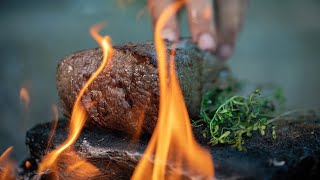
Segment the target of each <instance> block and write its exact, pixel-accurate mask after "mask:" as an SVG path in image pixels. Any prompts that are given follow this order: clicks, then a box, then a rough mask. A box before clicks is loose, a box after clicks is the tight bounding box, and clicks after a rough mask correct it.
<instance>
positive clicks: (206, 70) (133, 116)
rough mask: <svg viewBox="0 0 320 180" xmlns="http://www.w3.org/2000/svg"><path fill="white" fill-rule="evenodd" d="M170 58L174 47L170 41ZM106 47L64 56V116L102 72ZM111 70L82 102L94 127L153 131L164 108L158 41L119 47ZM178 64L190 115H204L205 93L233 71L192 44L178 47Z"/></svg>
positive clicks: (60, 83) (60, 70)
mask: <svg viewBox="0 0 320 180" xmlns="http://www.w3.org/2000/svg"><path fill="white" fill-rule="evenodd" d="M167 46H168V49H167V52H168V54H169V53H170V52H171V50H172V44H171V43H169V42H167ZM102 56H103V54H102V50H101V48H94V49H88V50H83V51H79V52H75V53H73V54H71V55H69V56H67V57H64V58H63V59H62V60H61V62H60V63H59V65H58V68H57V87H58V93H59V97H60V102H61V106H62V112H63V113H64V115H65V116H66V117H70V114H71V110H72V108H73V104H74V102H75V100H76V96H77V95H78V93H79V91H80V89H81V87H82V86H83V85H84V83H85V82H86V81H87V80H88V79H89V78H90V76H91V75H92V73H93V72H95V70H96V69H97V68H98V66H99V65H100V63H101V60H102ZM110 62H111V64H110V68H108V69H107V68H105V69H104V70H103V72H102V73H101V74H100V75H99V76H98V77H97V78H96V79H95V81H94V82H93V83H92V84H91V85H90V86H89V88H88V90H87V92H86V93H85V95H84V96H83V98H82V103H83V105H84V107H85V109H86V111H87V113H88V115H89V116H90V120H89V123H90V124H93V125H97V126H99V127H106V128H109V129H115V130H120V131H123V132H126V133H131V134H133V133H135V132H136V131H137V130H139V129H140V123H139V122H141V120H142V119H144V121H143V122H144V123H143V124H142V132H147V133H152V131H153V129H154V127H155V125H156V121H157V117H158V109H159V108H158V104H159V85H158V83H159V82H158V69H157V58H156V52H155V46H154V44H153V42H146V43H128V44H125V45H123V46H115V47H114V51H113V56H112V58H111V60H110ZM175 64H176V71H177V75H178V77H179V80H180V85H181V89H182V91H183V94H184V98H185V102H186V105H187V108H188V112H189V114H190V116H191V117H195V116H198V115H199V106H200V100H201V97H202V95H203V93H204V92H207V90H208V89H209V88H210V89H212V87H213V86H218V84H221V81H227V79H228V74H229V73H228V72H229V70H228V68H227V67H226V66H225V65H224V63H222V62H218V61H217V62H215V61H214V58H213V55H211V54H210V53H206V52H204V51H200V50H199V49H198V48H197V47H196V46H195V45H194V44H192V43H191V42H190V41H188V40H182V41H181V42H180V43H179V44H178V45H177V46H176V52H175Z"/></svg>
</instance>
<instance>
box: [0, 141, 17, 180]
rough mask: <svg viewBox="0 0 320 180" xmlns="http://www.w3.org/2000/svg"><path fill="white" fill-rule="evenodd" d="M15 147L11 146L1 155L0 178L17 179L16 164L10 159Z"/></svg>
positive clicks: (1, 179)
mask: <svg viewBox="0 0 320 180" xmlns="http://www.w3.org/2000/svg"><path fill="white" fill-rule="evenodd" d="M12 149H13V147H12V146H11V147H9V148H8V149H7V150H5V151H4V152H3V153H2V155H0V180H11V179H15V177H14V176H15V168H14V167H15V164H14V162H13V161H11V160H10V159H9V155H10V153H11V151H12Z"/></svg>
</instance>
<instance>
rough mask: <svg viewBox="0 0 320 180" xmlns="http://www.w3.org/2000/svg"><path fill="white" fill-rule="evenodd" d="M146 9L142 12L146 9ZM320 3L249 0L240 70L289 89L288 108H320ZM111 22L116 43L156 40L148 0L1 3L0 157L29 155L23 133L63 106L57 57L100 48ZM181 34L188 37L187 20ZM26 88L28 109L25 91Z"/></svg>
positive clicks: (237, 61)
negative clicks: (97, 27)
mask: <svg viewBox="0 0 320 180" xmlns="http://www.w3.org/2000/svg"><path fill="white" fill-rule="evenodd" d="M143 11H144V14H142V16H140V14H141V12H143ZM319 19H320V1H318V0H304V1H302V0H282V1H278V0H268V1H265V0H254V1H250V3H249V7H248V11H247V13H246V21H245V24H244V26H243V27H244V28H243V31H242V33H241V34H240V36H239V39H238V43H237V48H236V52H235V54H234V56H233V57H232V58H231V59H230V60H229V64H230V66H231V67H232V70H233V72H234V74H235V75H236V76H237V77H238V78H239V79H243V80H248V81H250V82H253V83H260V84H261V83H263V84H269V83H272V84H276V85H279V86H281V87H283V89H284V92H285V95H286V98H287V105H288V108H290V109H292V108H303V107H313V106H319V105H320V102H319V100H320V98H319V97H320V83H319V77H320V72H319V70H318V69H319V68H320V44H319V42H320V20H319ZM98 22H107V26H106V28H105V29H104V31H103V33H104V34H107V35H110V36H111V37H112V39H113V44H121V43H125V42H129V41H131V42H142V41H145V40H150V39H152V38H153V37H152V28H151V24H150V20H149V17H148V14H147V12H146V10H145V1H139V0H136V1H135V2H133V3H129V4H126V5H125V6H120V5H119V2H118V1H116V0H95V1H88V0H68V1H67V0H65V1H64V0H55V1H52V0H29V1H18V0H11V1H9V0H6V1H2V3H1V7H0V59H1V65H0V79H1V81H0V82H1V88H0V97H1V101H0V103H1V104H0V108H1V110H0V119H1V120H0V122H1V123H0V154H1V153H2V152H3V151H4V150H5V149H6V148H7V147H9V146H14V151H13V155H14V157H15V158H16V159H17V160H21V159H22V158H23V157H25V156H26V149H25V144H24V137H25V132H26V130H27V129H29V128H31V127H32V126H34V125H35V124H37V123H40V122H46V121H50V120H52V119H53V114H52V110H51V106H52V104H58V98H57V91H56V84H55V72H56V66H57V64H58V62H59V59H60V58H61V57H63V56H65V55H68V54H70V53H72V52H74V51H78V50H82V49H86V48H92V47H96V46H97V44H96V43H95V42H94V40H93V39H92V38H91V37H90V35H89V33H88V30H89V28H90V26H92V25H93V24H96V23H98ZM181 29H182V36H188V29H187V23H186V20H185V19H183V20H182V28H181ZM21 87H27V88H28V89H29V92H30V98H31V101H30V106H29V109H28V110H27V111H25V110H24V108H23V105H22V104H21V102H20V98H19V91H20V88H21Z"/></svg>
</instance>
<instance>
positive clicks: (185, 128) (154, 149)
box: [132, 1, 214, 180]
mask: <svg viewBox="0 0 320 180" xmlns="http://www.w3.org/2000/svg"><path fill="white" fill-rule="evenodd" d="M182 5H183V1H178V2H176V3H174V4H172V5H170V6H169V7H167V8H166V9H165V10H164V12H163V13H162V15H161V16H160V18H159V20H158V21H157V24H156V28H155V45H156V51H157V58H158V71H159V81H160V108H159V115H158V123H157V126H156V129H155V131H154V133H153V135H152V137H151V140H150V142H149V145H148V147H147V149H146V151H145V154H144V156H143V157H142V159H141V160H140V162H139V164H138V166H137V168H136V170H135V172H134V174H133V176H132V179H134V180H135V179H157V180H158V179H183V177H184V175H186V176H191V177H200V178H205V179H213V178H214V168H213V162H212V160H211V155H210V153H209V152H207V151H206V150H205V149H203V148H202V147H200V145H198V144H197V142H196V141H195V139H194V137H193V134H192V129H191V125H190V119H189V115H188V112H187V109H186V106H185V103H184V99H183V95H182V92H181V89H180V86H179V82H178V79H177V76H176V72H175V68H174V61H173V59H174V57H173V55H172V56H171V60H170V64H169V68H168V63H167V62H168V61H167V53H166V45H165V43H164V41H163V40H162V38H161V30H162V29H163V27H164V25H165V23H166V22H167V20H168V19H169V18H170V17H171V16H172V15H173V14H174V13H176V12H177V11H178V9H179V8H180V7H181V6H182ZM172 54H174V53H172ZM168 71H170V72H168ZM168 82H169V83H168Z"/></svg>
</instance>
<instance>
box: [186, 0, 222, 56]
mask: <svg viewBox="0 0 320 180" xmlns="http://www.w3.org/2000/svg"><path fill="white" fill-rule="evenodd" d="M186 2H187V4H186V7H187V14H188V19H189V29H190V33H191V37H192V40H193V41H194V42H196V43H197V44H198V47H199V48H200V49H203V50H211V51H214V50H215V49H216V46H217V38H216V37H217V36H216V29H215V27H214V17H213V13H214V12H213V5H212V0H186Z"/></svg>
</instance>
